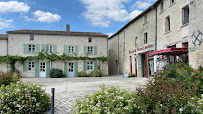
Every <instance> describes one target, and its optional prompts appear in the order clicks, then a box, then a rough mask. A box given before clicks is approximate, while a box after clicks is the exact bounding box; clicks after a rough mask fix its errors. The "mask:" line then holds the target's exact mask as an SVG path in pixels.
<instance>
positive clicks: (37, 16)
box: [24, 10, 61, 23]
mask: <svg viewBox="0 0 203 114" xmlns="http://www.w3.org/2000/svg"><path fill="white" fill-rule="evenodd" d="M33 15H34V18H29V17H28V16H24V18H25V19H26V21H39V22H44V23H54V22H58V21H60V20H61V17H60V15H58V14H52V13H50V12H43V11H40V10H37V11H35V12H33Z"/></svg>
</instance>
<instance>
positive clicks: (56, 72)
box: [50, 68, 65, 78]
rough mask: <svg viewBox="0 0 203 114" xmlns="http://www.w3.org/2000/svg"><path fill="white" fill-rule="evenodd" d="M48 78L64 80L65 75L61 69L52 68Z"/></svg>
mask: <svg viewBox="0 0 203 114" xmlns="http://www.w3.org/2000/svg"><path fill="white" fill-rule="evenodd" d="M50 77H51V78H64V77H65V75H64V74H63V71H62V70H61V69H56V68H53V69H51V70H50Z"/></svg>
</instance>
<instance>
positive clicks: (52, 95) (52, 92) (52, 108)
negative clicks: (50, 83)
mask: <svg viewBox="0 0 203 114" xmlns="http://www.w3.org/2000/svg"><path fill="white" fill-rule="evenodd" d="M54 92H55V88H51V114H54Z"/></svg>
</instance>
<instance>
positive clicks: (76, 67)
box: [74, 62, 78, 77]
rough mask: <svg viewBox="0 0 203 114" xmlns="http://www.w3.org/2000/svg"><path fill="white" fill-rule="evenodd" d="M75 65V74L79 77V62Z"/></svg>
mask: <svg viewBox="0 0 203 114" xmlns="http://www.w3.org/2000/svg"><path fill="white" fill-rule="evenodd" d="M74 65H75V66H74V67H75V73H74V76H75V77H77V76H78V63H77V62H76V63H74Z"/></svg>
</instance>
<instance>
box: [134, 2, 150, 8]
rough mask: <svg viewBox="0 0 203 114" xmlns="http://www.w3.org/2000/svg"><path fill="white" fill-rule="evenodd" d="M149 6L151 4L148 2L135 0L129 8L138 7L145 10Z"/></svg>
mask: <svg viewBox="0 0 203 114" xmlns="http://www.w3.org/2000/svg"><path fill="white" fill-rule="evenodd" d="M149 6H151V3H150V2H144V1H136V2H135V3H134V4H133V5H132V6H131V9H132V10H134V9H140V10H145V9H147V8H148V7H149Z"/></svg>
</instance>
